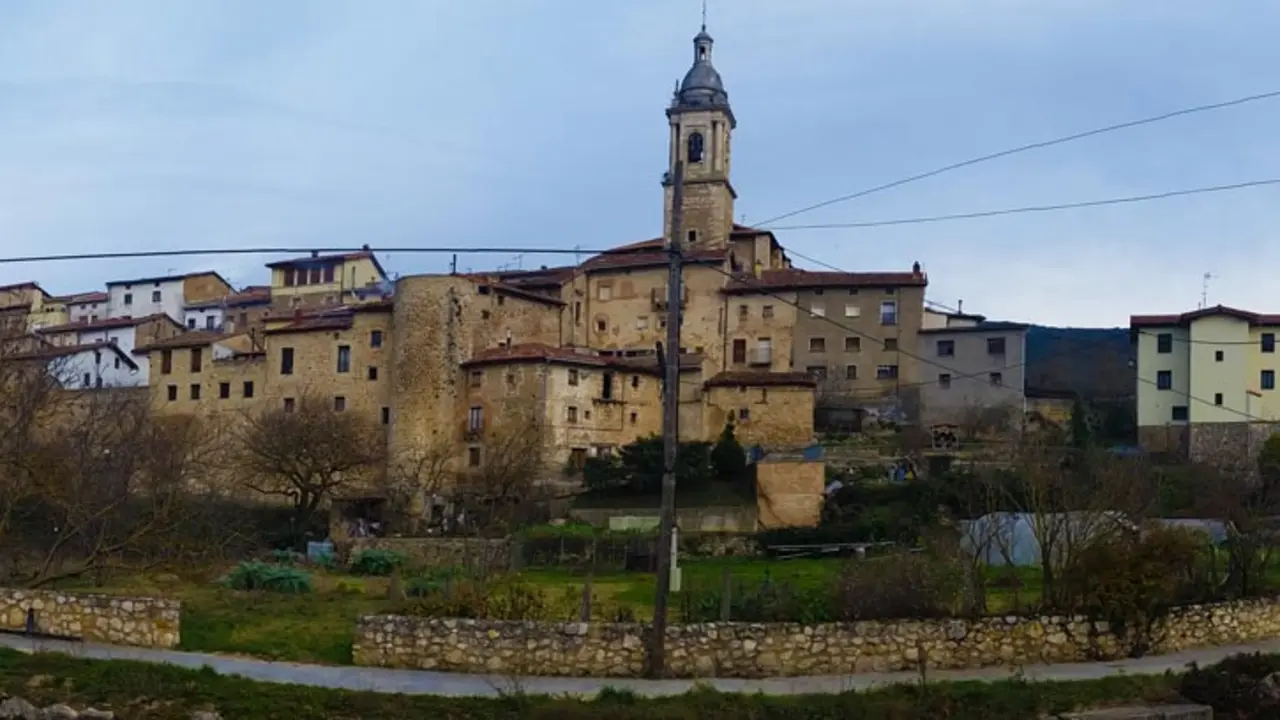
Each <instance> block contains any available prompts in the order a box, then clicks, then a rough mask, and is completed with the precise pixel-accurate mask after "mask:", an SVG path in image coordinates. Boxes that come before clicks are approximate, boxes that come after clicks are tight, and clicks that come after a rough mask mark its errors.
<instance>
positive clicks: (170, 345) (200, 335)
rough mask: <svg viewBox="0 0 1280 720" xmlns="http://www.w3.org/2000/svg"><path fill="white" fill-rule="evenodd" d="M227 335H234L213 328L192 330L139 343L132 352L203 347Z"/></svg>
mask: <svg viewBox="0 0 1280 720" xmlns="http://www.w3.org/2000/svg"><path fill="white" fill-rule="evenodd" d="M229 337H234V336H232V335H227V334H226V333H220V332H216V331H213V330H192V331H191V332H184V333H182V334H181V335H174V336H173V337H171V338H164V339H163V340H156V341H155V342H150V343H147V344H145V345H139V346H138V347H136V348H134V350H133V353H134V354H135V355H143V354H146V353H149V352H151V351H152V350H176V349H178V348H194V347H205V346H206V345H211V344H213V343H215V342H218V341H219V340H226V339H227V338H229Z"/></svg>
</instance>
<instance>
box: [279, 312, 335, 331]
mask: <svg viewBox="0 0 1280 720" xmlns="http://www.w3.org/2000/svg"><path fill="white" fill-rule="evenodd" d="M351 325H352V320H351V313H342V314H335V315H312V316H309V317H301V318H298V319H297V320H295V321H294V322H291V323H289V324H288V325H283V326H281V327H276V328H268V329H266V330H264V331H263V332H265V333H268V334H271V335H275V334H278V333H296V332H314V331H316V330H348V329H350V328H351Z"/></svg>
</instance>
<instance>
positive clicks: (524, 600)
mask: <svg viewBox="0 0 1280 720" xmlns="http://www.w3.org/2000/svg"><path fill="white" fill-rule="evenodd" d="M403 612H404V614H406V615H415V616H418V617H438V618H467V619H473V620H543V621H547V620H562V619H564V618H563V617H561V615H562V613H560V612H557V608H556V607H555V604H554V603H552V602H550V601H549V600H548V598H547V596H546V593H545V592H543V591H542V590H541V589H539V588H538V587H536V586H534V585H530V584H528V583H524V582H520V581H519V580H515V579H507V580H501V581H498V582H493V583H481V582H476V581H471V580H464V581H461V582H458V583H446V584H445V585H444V587H442V588H439V589H436V588H430V589H426V590H425V591H424V592H422V594H421V595H419V596H417V597H415V598H414V599H413V600H411V601H409V602H408V603H406V604H405V607H404V608H403Z"/></svg>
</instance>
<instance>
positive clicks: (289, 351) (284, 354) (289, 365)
mask: <svg viewBox="0 0 1280 720" xmlns="http://www.w3.org/2000/svg"><path fill="white" fill-rule="evenodd" d="M280 374H281V375H292V374H293V348H291V347H287V348H280Z"/></svg>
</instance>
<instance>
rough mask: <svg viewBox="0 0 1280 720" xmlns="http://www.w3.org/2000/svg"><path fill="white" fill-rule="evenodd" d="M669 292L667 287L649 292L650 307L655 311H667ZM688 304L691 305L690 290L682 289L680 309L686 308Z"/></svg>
mask: <svg viewBox="0 0 1280 720" xmlns="http://www.w3.org/2000/svg"><path fill="white" fill-rule="evenodd" d="M669 292H670V291H669V290H668V289H667V288H666V287H665V286H663V287H656V288H653V289H651V290H649V305H650V306H652V307H653V309H654V310H666V309H667V295H668V293H669ZM688 304H689V291H688V288H683V287H682V288H680V307H685V306H687V305H688Z"/></svg>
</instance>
